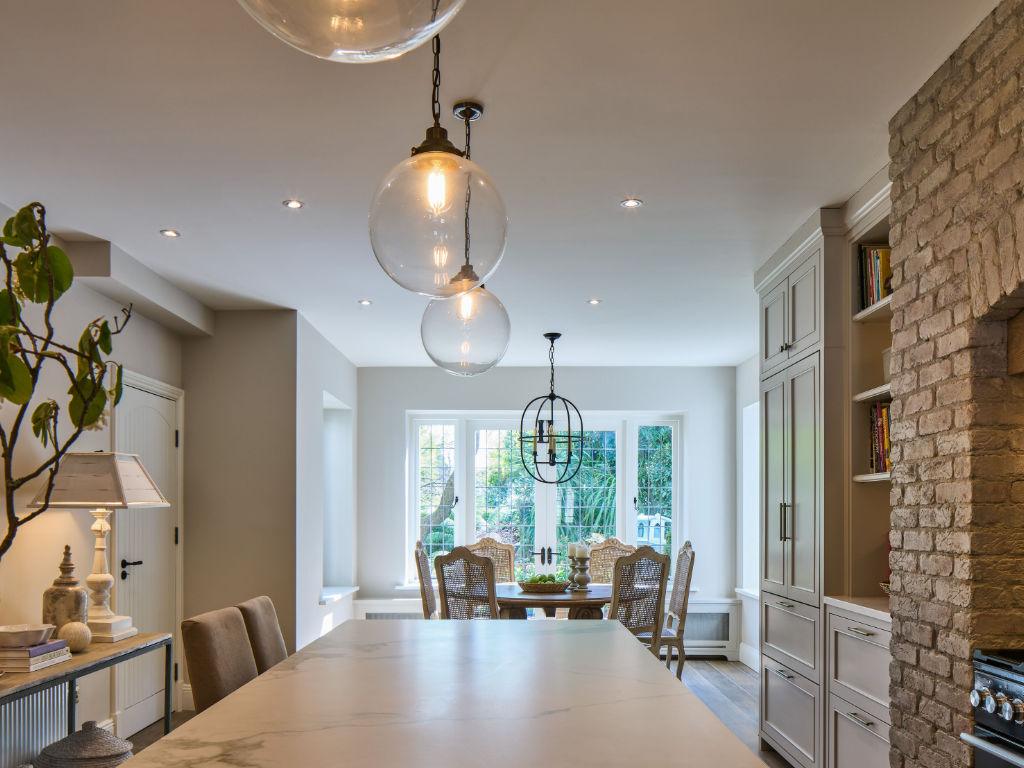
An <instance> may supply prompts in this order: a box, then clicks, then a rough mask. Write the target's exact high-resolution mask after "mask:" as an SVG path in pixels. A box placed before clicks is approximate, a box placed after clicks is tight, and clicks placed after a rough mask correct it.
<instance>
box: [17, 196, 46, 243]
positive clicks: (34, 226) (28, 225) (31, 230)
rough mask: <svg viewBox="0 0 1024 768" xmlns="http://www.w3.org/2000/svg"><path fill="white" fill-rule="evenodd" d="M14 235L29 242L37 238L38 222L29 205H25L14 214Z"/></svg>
mask: <svg viewBox="0 0 1024 768" xmlns="http://www.w3.org/2000/svg"><path fill="white" fill-rule="evenodd" d="M14 235H15V236H16V237H19V238H21V239H22V240H25V241H26V242H29V243H30V242H32V241H33V240H38V239H39V237H40V235H41V233H40V232H39V222H38V221H36V213H35V211H33V210H32V208H31V206H28V205H26V206H25V207H24V208H22V209H21V210H20V211H18V212H17V213H16V214H14Z"/></svg>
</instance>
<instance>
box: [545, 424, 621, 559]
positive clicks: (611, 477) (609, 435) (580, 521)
mask: <svg viewBox="0 0 1024 768" xmlns="http://www.w3.org/2000/svg"><path fill="white" fill-rule="evenodd" d="M615 452H616V445H615V432H614V431H611V430H590V431H588V430H584V431H583V462H582V464H581V465H580V471H579V472H577V473H576V477H574V478H573V479H572V480H570V481H569V482H568V483H561V484H559V485H558V518H557V520H558V523H557V527H556V531H555V538H556V540H557V542H558V547H557V549H558V551H559V552H563V553H565V552H568V547H569V544H570V543H575V542H583V543H587V544H594V543H596V542H599V541H604V540H605V539H606V538H608V537H609V536H614V535H615V467H616V453H615ZM563 557H564V555H563Z"/></svg>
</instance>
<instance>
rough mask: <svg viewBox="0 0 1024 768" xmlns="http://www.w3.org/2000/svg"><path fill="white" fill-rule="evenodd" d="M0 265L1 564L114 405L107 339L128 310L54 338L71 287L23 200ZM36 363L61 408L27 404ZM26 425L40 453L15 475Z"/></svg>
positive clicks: (2, 242) (40, 221)
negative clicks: (24, 503)
mask: <svg viewBox="0 0 1024 768" xmlns="http://www.w3.org/2000/svg"><path fill="white" fill-rule="evenodd" d="M0 263H2V265H3V271H2V273H0V275H2V276H3V279H4V283H3V288H2V289H0V461H2V464H3V494H4V507H5V517H6V522H7V526H6V533H5V535H4V536H3V538H2V539H0V559H2V558H3V556H4V554H5V553H6V552H7V551H8V550H9V549H10V548H11V546H12V545H13V543H14V537H15V535H16V534H17V532H18V530H19V529H20V528H21V527H22V526H23V525H25V524H27V523H29V522H31V521H32V520H34V519H35V518H36V517H38V516H39V515H41V514H42V513H43V512H45V511H46V509H47V505H48V504H49V500H50V494H51V493H52V491H53V482H54V478H55V477H56V474H57V470H58V468H59V467H60V461H61V458H62V457H63V456H64V455H65V454H66V453H67V452H68V451H69V450H70V448H71V446H72V445H74V443H75V441H76V440H78V438H79V437H80V436H81V435H82V433H83V432H84V431H85V430H87V429H99V428H102V427H103V426H104V425H105V424H106V417H107V413H108V407H110V408H112V407H113V406H115V405H117V402H118V401H119V400H120V398H121V370H122V369H121V366H120V364H117V363H114V362H112V361H111V360H110V359H109V355H110V354H111V352H112V351H113V341H112V340H113V337H114V336H117V335H118V334H120V333H121V332H122V331H123V330H124V328H125V325H126V324H127V322H128V320H129V318H130V317H131V307H130V306H129V307H126V308H125V309H123V310H121V316H120V317H118V318H115V319H114V320H113V322H111V321H108V320H106V319H104V318H102V317H101V318H97V319H95V320H92V321H90V322H89V323H88V324H87V325H86V326H85V329H84V330H82V332H81V334H80V335H79V337H78V341H77V343H75V342H71V343H66V342H64V341H59V340H58V338H59V337H58V334H57V331H56V329H55V327H54V319H53V310H54V306H55V305H56V304H57V301H58V300H59V299H60V298H61V297H62V296H64V295H65V294H66V293H67V291H68V289H69V288H71V283H72V280H73V278H74V272H73V270H72V268H71V261H70V260H69V259H68V257H67V254H65V253H64V251H62V250H61V249H60V248H59V247H57V246H56V245H54V244H53V243H52V242H51V236H50V233H49V232H48V231H47V229H46V210H45V208H43V206H42V205H41V204H40V203H29V204H28V205H26V206H25V207H24V208H22V209H20V210H19V211H18V212H17V213H16V214H15V215H14V216H12V217H11V218H9V219H8V220H7V222H6V223H5V224H4V227H3V234H2V236H0ZM44 366H45V368H57V369H58V370H60V371H63V373H64V375H65V376H66V379H67V383H68V389H67V395H68V397H67V399H66V400H65V401H64V405H61V404H59V403H58V402H57V400H56V399H54V398H45V399H43V400H42V401H37V402H35V407H33V401H34V400H38V399H37V398H35V395H36V388H37V386H38V385H39V383H40V377H41V376H42V375H43V371H44ZM62 399H63V398H62ZM62 409H64V410H66V414H65V416H66V418H65V420H64V421H66V423H69V425H70V429H68V428H67V427H65V428H64V430H63V431H64V432H65V434H61V431H60V430H58V427H59V425H60V424H61V423H62V420H61V419H60V418H59V417H60V413H61V410H62ZM29 428H30V429H31V430H32V433H33V435H35V437H36V438H37V439H38V440H39V441H40V442H41V443H42V446H43V448H44V450H45V451H46V453H45V454H44V458H42V459H41V460H39V461H38V463H37V464H36V465H35V466H33V467H31V468H30V469H28V470H27V471H22V472H21V473H19V474H16V473H15V469H14V464H15V456H18V458H19V463H20V462H21V461H23V460H24V458H25V455H24V454H25V452H24V451H22V453H18V451H17V448H18V441H19V439H20V438H21V437H22V436H23V434H24V432H25V430H27V429H29ZM40 476H43V477H44V482H45V484H46V485H45V496H44V501H45V503H44V504H43V506H41V507H40V508H39V509H35V510H33V511H32V512H30V513H27V514H25V515H22V516H20V517H19V515H18V513H17V509H16V508H15V501H14V497H15V494H16V492H17V491H18V490H19V489H21V488H22V487H24V486H25V485H26V484H27V483H31V482H32V481H34V480H36V478H39V477H40ZM0 530H2V529H0Z"/></svg>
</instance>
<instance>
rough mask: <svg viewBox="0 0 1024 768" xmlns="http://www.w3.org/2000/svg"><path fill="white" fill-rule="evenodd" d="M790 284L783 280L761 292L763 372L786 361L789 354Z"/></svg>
mask: <svg viewBox="0 0 1024 768" xmlns="http://www.w3.org/2000/svg"><path fill="white" fill-rule="evenodd" d="M788 286H789V283H788V282H787V281H786V280H783V281H782V282H781V283H779V284H778V285H777V286H775V287H774V288H772V289H771V290H770V291H768V292H766V293H763V294H761V373H765V372H767V371H770V370H771V369H772V368H774V367H776V366H777V365H779V364H781V363H784V362H785V361H786V358H787V357H788V356H789V352H788V350H787V348H786V336H787V330H788V329H787V328H786V321H787V319H788V315H789V312H788V308H787V306H786V305H787V304H788V303H789V302H788V298H789V293H788Z"/></svg>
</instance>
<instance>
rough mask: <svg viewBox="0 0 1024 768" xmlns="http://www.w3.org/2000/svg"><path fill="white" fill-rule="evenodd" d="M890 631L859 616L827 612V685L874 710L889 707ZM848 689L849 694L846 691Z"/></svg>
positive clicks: (880, 710) (886, 710)
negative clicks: (864, 701)
mask: <svg viewBox="0 0 1024 768" xmlns="http://www.w3.org/2000/svg"><path fill="white" fill-rule="evenodd" d="M890 637H891V633H890V632H889V631H888V630H887V629H882V628H880V627H878V626H875V625H873V624H870V623H867V622H865V621H863V620H862V619H858V618H856V617H850V616H846V615H843V614H836V613H830V614H829V617H828V669H829V673H828V677H829V688H830V690H832V691H835V692H836V693H838V694H839V695H840V696H843V695H844V694H846V698H847V699H850V700H851V701H854V702H859V700H861V699H866V704H867V705H868V706H871V707H872V710H873V711H874V712H876V713H878V714H881V713H882V712H885V713H886V714H888V709H889V662H890V660H891V659H892V656H891V655H890V653H889V639H890ZM850 693H852V694H853V696H851V695H849V694H850Z"/></svg>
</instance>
